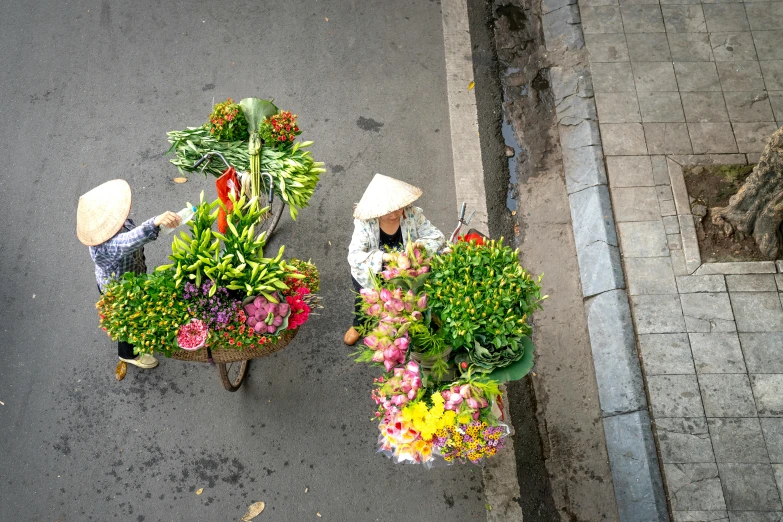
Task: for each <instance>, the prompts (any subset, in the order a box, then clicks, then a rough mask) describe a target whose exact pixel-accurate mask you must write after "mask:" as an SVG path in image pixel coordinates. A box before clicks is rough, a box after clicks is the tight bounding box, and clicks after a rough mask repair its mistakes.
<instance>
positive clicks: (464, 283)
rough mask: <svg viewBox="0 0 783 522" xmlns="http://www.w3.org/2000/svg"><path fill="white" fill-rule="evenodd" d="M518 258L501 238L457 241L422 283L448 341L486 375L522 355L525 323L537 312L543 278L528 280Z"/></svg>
mask: <svg viewBox="0 0 783 522" xmlns="http://www.w3.org/2000/svg"><path fill="white" fill-rule="evenodd" d="M517 255H518V251H514V250H511V248H509V247H507V246H504V245H503V240H502V239H501V240H500V241H487V242H486V243H485V244H484V245H477V244H475V243H469V242H464V241H461V242H458V243H456V244H455V245H453V246H452V251H451V252H450V253H449V254H445V255H441V256H436V257H435V258H433V260H432V275H431V276H430V278H429V279H428V281H427V283H426V284H425V290H426V292H427V296H428V297H429V302H430V306H431V311H432V314H433V315H437V317H439V318H440V321H441V322H442V329H443V332H444V336H445V337H446V340H447V342H448V343H450V344H451V345H452V346H453V347H454V348H455V349H464V350H465V351H467V353H468V354H469V357H470V360H471V362H472V363H473V364H474V365H475V366H477V367H478V368H480V369H483V370H485V371H492V370H494V369H496V368H502V367H505V366H508V365H509V364H511V363H514V362H516V361H519V360H520V359H521V358H522V357H523V356H524V354H525V345H526V343H524V342H523V339H525V338H526V337H527V336H529V335H530V332H531V329H530V325H529V324H528V323H527V318H528V317H529V315H530V314H531V313H532V312H533V311H535V310H537V309H539V308H541V305H540V301H541V300H542V297H541V286H540V282H541V278H540V277H539V278H538V279H537V280H534V279H533V278H531V276H530V274H529V273H528V272H527V271H525V269H524V268H522V267H521V266H520V264H519V260H518V258H517Z"/></svg>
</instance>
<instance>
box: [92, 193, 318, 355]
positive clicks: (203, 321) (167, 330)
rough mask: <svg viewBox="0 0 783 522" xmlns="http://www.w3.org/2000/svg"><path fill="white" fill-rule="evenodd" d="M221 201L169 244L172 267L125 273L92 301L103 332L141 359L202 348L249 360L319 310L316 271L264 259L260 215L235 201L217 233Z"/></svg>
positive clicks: (205, 207)
mask: <svg viewBox="0 0 783 522" xmlns="http://www.w3.org/2000/svg"><path fill="white" fill-rule="evenodd" d="M218 206H219V202H213V203H206V202H204V201H203V193H202V198H201V202H200V204H199V205H198V207H197V211H196V214H195V216H194V218H193V219H192V220H191V221H190V222H189V223H188V226H189V228H190V234H187V233H186V232H182V233H181V234H180V235H179V236H176V237H175V238H174V240H173V243H172V254H171V256H169V259H171V261H172V264H169V265H164V266H160V267H158V268H156V270H155V272H154V273H153V274H149V275H148V274H132V273H128V274H125V275H123V276H122V277H121V278H120V279H118V280H116V281H113V282H111V283H110V284H108V285H107V286H106V288H105V289H104V293H103V296H102V297H101V299H100V301H98V303H97V305H96V306H97V308H98V310H99V317H100V324H101V327H102V328H103V329H104V331H106V332H107V333H108V334H109V336H111V337H112V338H113V339H115V340H123V341H127V342H129V343H131V344H133V345H134V351H135V352H136V353H137V354H141V353H153V352H159V353H163V354H164V355H165V356H167V357H171V356H174V357H176V358H188V359H190V360H197V359H193V357H199V359H198V360H201V359H206V357H207V356H205V355H198V356H194V355H186V353H191V352H190V351H193V352H203V351H204V350H201V349H202V348H204V347H207V348H212V349H213V351H214V350H216V349H220V350H231V351H233V352H237V351H241V352H242V354H241V355H236V356H235V357H245V356H246V357H245V358H252V357H257V356H259V355H265V354H266V353H269V351H273V350H272V348H273V345H275V343H280V342H281V340H282V339H288V340H290V338H291V337H292V334H293V333H294V332H295V331H296V330H297V329H298V328H299V327H300V326H302V325H303V324H304V323H305V322H307V320H308V319H309V317H310V314H311V312H312V310H313V309H314V308H318V307H320V299H319V297H318V296H317V295H316V293H315V292H317V291H318V289H319V285H320V283H319V273H318V269H317V268H316V267H315V265H313V264H312V263H310V262H305V261H300V260H291V261H290V262H286V261H285V260H283V258H282V256H283V250H284V248H283V247H281V248H280V251H279V252H278V254H277V256H276V257H274V258H268V257H264V252H263V247H264V237H263V233H262V234H259V235H258V236H256V235H255V234H254V227H255V223H256V222H257V220H258V217H259V215H260V214H261V213H262V212H263V210H262V209H258V205H257V201H256V200H253V199H252V198H251V200H249V201H246V200H245V199H244V198H240V199H239V200H238V201H236V202H235V205H234V211H233V212H232V213H230V214H229V215H228V217H227V219H228V225H229V227H228V231H227V233H226V235H223V234H220V233H218V232H214V231H213V230H212V225H213V223H214V222H215V220H216V216H217V207H218Z"/></svg>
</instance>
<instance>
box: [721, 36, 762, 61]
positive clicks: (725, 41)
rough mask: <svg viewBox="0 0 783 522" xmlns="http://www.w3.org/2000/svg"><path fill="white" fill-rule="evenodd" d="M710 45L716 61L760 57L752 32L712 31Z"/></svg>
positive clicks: (755, 58)
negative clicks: (757, 53)
mask: <svg viewBox="0 0 783 522" xmlns="http://www.w3.org/2000/svg"><path fill="white" fill-rule="evenodd" d="M710 47H711V48H712V56H713V57H714V58H715V61H716V62H735V61H743V60H757V59H758V58H757V55H756V48H755V45H754V44H753V37H752V36H751V33H745V32H732V33H710Z"/></svg>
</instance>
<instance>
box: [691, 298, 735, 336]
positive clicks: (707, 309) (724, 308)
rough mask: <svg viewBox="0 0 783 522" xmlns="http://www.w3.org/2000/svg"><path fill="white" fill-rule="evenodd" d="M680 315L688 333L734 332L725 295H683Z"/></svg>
mask: <svg viewBox="0 0 783 522" xmlns="http://www.w3.org/2000/svg"><path fill="white" fill-rule="evenodd" d="M680 301H681V303H682V313H683V315H684V316H685V325H686V327H687V329H688V332H694V333H710V332H736V331H737V327H736V325H735V324H734V315H733V314H732V310H731V302H730V301H729V294H727V293H700V294H683V295H681V296H680Z"/></svg>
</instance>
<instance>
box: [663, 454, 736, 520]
mask: <svg viewBox="0 0 783 522" xmlns="http://www.w3.org/2000/svg"><path fill="white" fill-rule="evenodd" d="M663 470H664V474H665V476H666V482H667V484H668V486H669V498H670V500H671V505H672V511H675V512H676V511H713V510H725V509H726V502H725V500H724V499H723V490H722V489H721V484H720V477H719V475H718V466H717V465H716V464H711V463H700V464H664V465H663Z"/></svg>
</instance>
